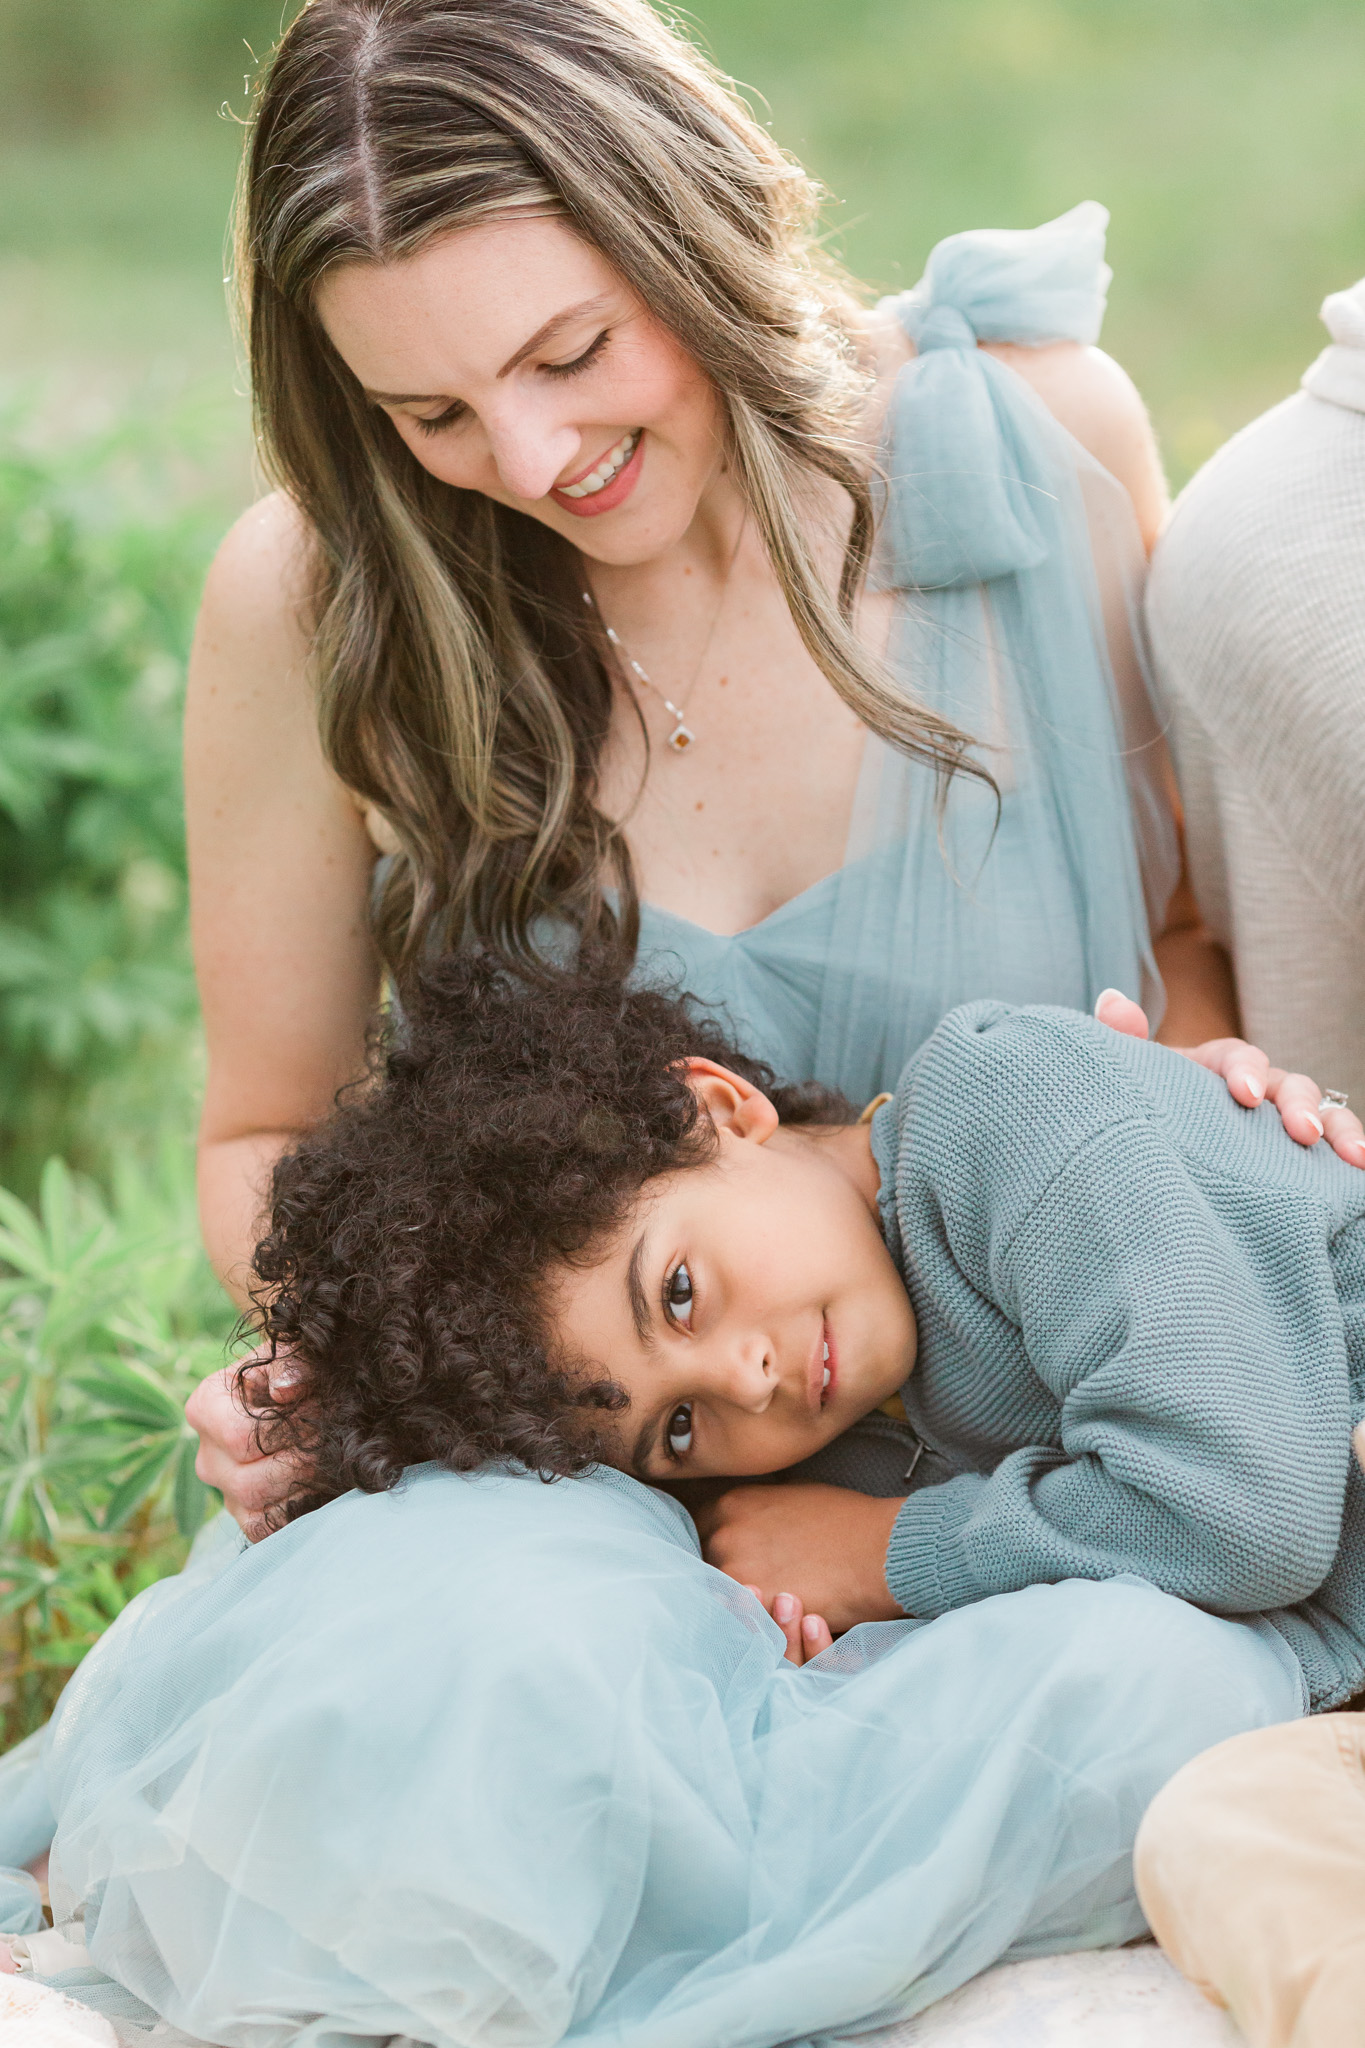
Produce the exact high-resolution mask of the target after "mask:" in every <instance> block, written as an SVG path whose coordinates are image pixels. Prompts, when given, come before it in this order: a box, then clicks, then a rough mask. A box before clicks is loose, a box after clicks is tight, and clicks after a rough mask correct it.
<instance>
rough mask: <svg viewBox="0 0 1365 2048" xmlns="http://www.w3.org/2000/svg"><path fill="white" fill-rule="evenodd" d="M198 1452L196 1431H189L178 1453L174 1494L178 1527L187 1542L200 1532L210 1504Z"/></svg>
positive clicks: (173, 1499)
mask: <svg viewBox="0 0 1365 2048" xmlns="http://www.w3.org/2000/svg"><path fill="white" fill-rule="evenodd" d="M198 1455H199V1439H198V1437H197V1436H196V1435H195V1434H194V1432H193V1430H187V1431H186V1432H185V1435H184V1437H183V1439H182V1440H181V1444H180V1450H179V1452H178V1454H177V1456H176V1461H175V1487H174V1491H173V1493H172V1495H171V1498H172V1501H173V1502H174V1506H175V1526H176V1528H177V1529H178V1530H179V1531H180V1534H181V1535H182V1536H183V1537H185V1539H186V1541H188V1540H189V1539H190V1538H191V1537H193V1536H194V1535H195V1534H196V1533H197V1532H198V1529H199V1526H200V1524H201V1522H202V1521H203V1519H204V1514H205V1511H206V1509H207V1507H208V1504H209V1489H208V1488H207V1486H205V1484H204V1482H203V1480H202V1479H201V1478H200V1477H199V1474H198V1473H197V1472H196V1471H195V1469H194V1461H195V1459H196V1457H197V1456H198Z"/></svg>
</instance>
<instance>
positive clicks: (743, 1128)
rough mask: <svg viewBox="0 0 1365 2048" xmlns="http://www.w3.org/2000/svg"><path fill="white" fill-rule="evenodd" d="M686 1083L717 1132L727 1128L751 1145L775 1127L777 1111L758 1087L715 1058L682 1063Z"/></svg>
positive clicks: (761, 1142)
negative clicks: (719, 1064) (722, 1065)
mask: <svg viewBox="0 0 1365 2048" xmlns="http://www.w3.org/2000/svg"><path fill="white" fill-rule="evenodd" d="M682 1069H683V1073H684V1074H685V1075H686V1077H687V1085H688V1087H689V1088H690V1089H691V1090H692V1093H693V1094H694V1095H695V1096H696V1098H697V1100H698V1102H700V1104H701V1106H702V1108H703V1109H704V1110H705V1111H706V1113H707V1115H708V1116H709V1117H710V1119H711V1121H712V1123H713V1124H714V1125H715V1127H716V1129H717V1130H718V1131H729V1132H730V1134H731V1135H732V1136H733V1137H736V1138H744V1139H746V1140H747V1141H748V1142H749V1143H750V1144H751V1145H762V1144H764V1143H765V1142H766V1141H767V1139H769V1138H771V1136H772V1134H773V1132H774V1131H775V1130H776V1129H777V1111H776V1110H775V1109H774V1108H773V1106H772V1104H771V1102H769V1100H768V1098H767V1096H766V1095H765V1094H764V1093H763V1091H762V1089H761V1088H755V1086H754V1084H753V1082H752V1081H746V1080H745V1079H744V1077H743V1075H742V1074H735V1073H732V1072H731V1071H730V1069H729V1067H720V1066H717V1064H716V1062H715V1061H714V1060H704V1059H688V1060H684V1061H683V1063H682Z"/></svg>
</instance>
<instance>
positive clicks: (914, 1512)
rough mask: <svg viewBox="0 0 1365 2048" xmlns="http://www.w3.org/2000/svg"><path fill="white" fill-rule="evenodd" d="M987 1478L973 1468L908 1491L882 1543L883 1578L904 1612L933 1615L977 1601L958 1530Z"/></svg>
mask: <svg viewBox="0 0 1365 2048" xmlns="http://www.w3.org/2000/svg"><path fill="white" fill-rule="evenodd" d="M985 1484H986V1481H985V1480H984V1479H983V1478H981V1477H980V1476H979V1475H978V1474H977V1473H975V1472H965V1473H963V1474H962V1475H961V1477H959V1478H957V1479H949V1480H948V1481H947V1482H946V1483H945V1484H944V1485H943V1486H926V1487H924V1488H923V1489H922V1490H921V1491H920V1492H919V1493H912V1494H911V1496H910V1498H909V1500H908V1501H907V1502H906V1503H905V1506H904V1507H903V1508H902V1509H901V1511H900V1513H899V1514H898V1515H897V1517H896V1519H895V1522H894V1523H893V1524H892V1528H891V1541H890V1543H889V1544H888V1545H887V1548H886V1583H887V1586H888V1587H889V1589H890V1592H891V1597H892V1599H893V1600H896V1601H899V1603H900V1605H901V1606H902V1607H903V1608H904V1609H905V1611H906V1613H907V1614H913V1615H917V1616H921V1617H923V1618H924V1619H925V1620H932V1619H933V1617H934V1616H935V1615H937V1614H946V1613H947V1612H948V1611H949V1609H950V1608H953V1607H965V1606H966V1605H967V1604H968V1602H969V1601H972V1600H979V1599H980V1598H981V1596H982V1594H983V1592H984V1591H985V1590H986V1589H985V1588H984V1587H982V1586H980V1585H978V1584H977V1581H976V1578H975V1576H974V1574H973V1573H972V1571H971V1569H970V1567H969V1565H968V1563H967V1558H966V1553H965V1549H964V1546H963V1541H962V1532H963V1530H964V1528H965V1527H966V1525H967V1522H968V1520H969V1519H970V1517H971V1514H972V1511H973V1509H974V1508H975V1506H976V1504H977V1501H978V1499H979V1498H980V1495H981V1490H982V1488H983V1487H984V1486H985Z"/></svg>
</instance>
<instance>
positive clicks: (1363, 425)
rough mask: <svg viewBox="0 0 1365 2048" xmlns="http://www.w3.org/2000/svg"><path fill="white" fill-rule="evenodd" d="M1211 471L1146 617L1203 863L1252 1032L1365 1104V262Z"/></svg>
mask: <svg viewBox="0 0 1365 2048" xmlns="http://www.w3.org/2000/svg"><path fill="white" fill-rule="evenodd" d="M1322 317H1323V320H1324V323H1325V325H1326V326H1327V329H1328V332H1329V333H1330V335H1331V337H1332V341H1331V345H1330V346H1329V347H1328V348H1327V349H1326V350H1325V351H1324V352H1323V354H1322V355H1321V356H1320V357H1319V358H1318V360H1317V361H1316V362H1315V363H1314V364H1313V366H1312V368H1311V369H1310V370H1309V371H1308V372H1307V374H1306V375H1305V377H1304V379H1303V389H1302V390H1301V391H1300V392H1298V393H1297V394H1296V395H1295V396H1294V397H1293V398H1290V399H1288V400H1286V401H1285V403H1284V404H1283V405H1280V406H1277V407H1276V408H1275V410H1274V411H1273V412H1270V413H1267V414H1266V415H1265V416H1264V417H1263V418H1262V419H1259V420H1257V421H1255V422H1254V424H1253V425H1251V426H1249V427H1247V428H1245V429H1244V430H1243V432H1242V433H1240V434H1238V435H1237V436H1236V437H1235V439H1233V440H1232V441H1230V442H1229V443H1228V445H1227V446H1226V447H1225V448H1224V449H1222V450H1221V451H1220V452H1219V453H1218V454H1217V455H1216V456H1215V457H1214V458H1213V460H1212V461H1211V462H1210V463H1209V464H1208V465H1207V467H1206V468H1205V469H1203V470H1201V471H1200V473H1199V475H1198V476H1197V477H1195V479H1194V481H1193V482H1192V483H1191V484H1190V485H1189V487H1188V489H1187V490H1186V491H1185V492H1184V493H1183V495H1182V496H1181V498H1180V500H1179V502H1178V503H1177V505H1176V508H1175V511H1174V513H1173V515H1172V518H1171V521H1170V525H1169V526H1168V528H1167V530H1166V533H1165V535H1164V536H1163V538H1162V540H1161V543H1160V545H1159V547H1158V549H1157V553H1156V558H1155V560H1154V562H1153V566H1152V574H1151V580H1150V583H1149V588H1148V598H1147V616H1148V627H1149V632H1150V635H1151V641H1152V650H1153V655H1154V659H1155V666H1156V674H1157V679H1158V684H1159V688H1160V691H1161V696H1162V700H1163V705H1164V708H1165V711H1166V713H1167V715H1168V717H1169V720H1170V737H1171V741H1172V747H1173V751H1174V755H1175V760H1176V767H1177V772H1178V775H1179V779H1180V787H1181V794H1182V796H1183V799H1184V803H1185V808H1186V822H1187V833H1188V844H1189V855H1190V865H1191V875H1192V879H1193V882H1194V887H1195V893H1196V895H1197V896H1198V898H1199V902H1200V906H1201V908H1202V910H1203V912H1204V915H1205V917H1206V918H1207V919H1208V921H1209V923H1210V925H1211V926H1212V927H1213V929H1214V930H1215V931H1216V932H1217V934H1218V936H1219V937H1220V938H1221V939H1222V940H1223V942H1224V943H1225V944H1226V945H1227V947H1228V949H1229V951H1230V952H1231V954H1232V958H1233V962H1234V965H1235V968H1236V972H1237V982H1238V988H1239V991H1240V995H1241V1002H1242V1018H1243V1028H1244V1030H1245V1032H1246V1035H1247V1037H1249V1038H1251V1039H1252V1040H1254V1041H1255V1042H1256V1043H1257V1044H1259V1045H1262V1046H1264V1047H1265V1048H1266V1050H1267V1051H1268V1052H1269V1054H1270V1055H1271V1058H1272V1059H1273V1060H1275V1061H1276V1062H1278V1063H1279V1064H1280V1065H1283V1066H1288V1067H1292V1068H1298V1069H1301V1070H1303V1071H1305V1072H1307V1073H1310V1074H1312V1075H1314V1077H1315V1078H1316V1079H1317V1080H1318V1081H1319V1082H1320V1083H1321V1084H1322V1085H1323V1086H1324V1087H1333V1088H1345V1089H1349V1090H1350V1091H1352V1093H1354V1094H1355V1096H1356V1104H1355V1106H1356V1107H1357V1108H1360V1107H1365V280H1362V282H1361V283H1360V284H1358V285H1356V286H1355V287H1354V288H1353V289H1352V290H1350V291H1345V292H1338V293H1336V294H1334V295H1333V296H1332V297H1331V298H1329V299H1328V300H1327V301H1326V302H1325V304H1324V306H1323V309H1322Z"/></svg>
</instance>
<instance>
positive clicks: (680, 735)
mask: <svg viewBox="0 0 1365 2048" xmlns="http://www.w3.org/2000/svg"><path fill="white" fill-rule="evenodd" d="M746 524H747V521H745V520H741V521H740V527H739V533H738V535H737V537H736V540H735V545H734V547H733V549H732V550H731V554H730V561H729V565H728V566H727V568H726V571H725V576H724V579H723V581H722V583H721V586H720V596H719V598H718V599H717V600H716V610H715V615H714V617H713V618H712V620H711V630H710V632H709V633H708V634H707V636H706V640H705V644H704V645H703V647H702V650H701V653H700V655H699V656H698V658H697V666H696V667H695V669H694V670H693V671H692V680H691V682H690V683H689V684H688V686H687V691H686V695H685V696H684V698H683V702H682V704H675V703H674V702H673V699H672V698H671V697H667V696H665V695H664V692H663V691H662V690H661V689H660V688H659V685H658V684H657V683H656V682H655V681H654V679H653V677H652V676H649V675H646V673H645V671H644V670H643V669H642V668H641V666H640V664H639V662H638V661H637V660H636V659H635V656H634V655H633V654H632V653H631V651H630V649H629V648H628V647H627V646H626V644H625V641H624V640H623V639H622V638H621V636H620V634H619V633H618V632H617V630H616V628H615V627H614V626H609V625H608V624H607V622H606V620H605V619H603V618H602V612H601V607H600V606H599V605H597V604H596V603H595V602H594V600H593V595H592V592H591V591H590V590H585V591H584V592H583V602H584V604H586V605H589V606H591V607H592V609H593V610H594V611H595V612H596V613H597V616H598V618H599V619H602V627H603V631H604V632H605V633H606V636H607V638H608V640H610V642H611V644H612V646H613V647H614V648H615V649H616V652H617V653H618V654H619V655H620V657H621V659H622V661H624V662H625V664H626V667H627V668H628V669H629V670H630V671H631V673H632V674H633V675H635V676H636V677H638V678H639V680H640V681H641V682H642V683H643V684H644V686H645V688H646V689H647V690H652V691H653V692H654V694H655V696H656V697H657V698H658V699H659V701H660V703H661V704H662V705H663V707H664V709H665V711H667V713H668V715H669V717H670V718H671V719H672V720H673V730H672V732H671V733H670V734H669V735H668V745H669V746H670V747H671V748H672V749H673V752H674V753H675V754H686V753H688V752H689V751H690V750H691V749H692V748H693V747H695V746H696V744H697V735H696V734H695V733H694V732H693V730H692V728H691V726H690V725H689V724H688V723H687V720H686V718H685V717H684V716H683V710H684V706H685V705H686V703H687V700H688V698H689V697H691V695H692V692H693V691H694V690H695V689H696V687H697V684H698V683H699V682H700V681H701V672H702V669H703V668H704V667H705V665H706V657H707V655H708V654H709V653H710V652H711V642H712V641H713V640H714V639H715V637H716V628H717V626H718V625H719V624H720V615H721V613H722V611H723V610H724V609H725V599H726V596H727V594H728V592H729V589H730V578H731V575H732V574H733V573H734V567H735V562H736V560H737V558H738V555H739V544H740V541H742V540H743V538H744V528H745V525H746Z"/></svg>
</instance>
